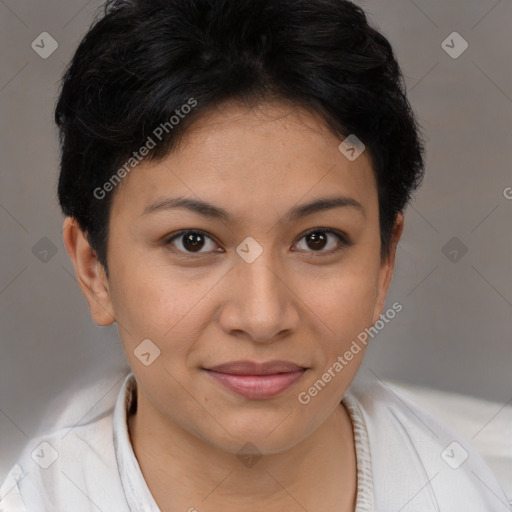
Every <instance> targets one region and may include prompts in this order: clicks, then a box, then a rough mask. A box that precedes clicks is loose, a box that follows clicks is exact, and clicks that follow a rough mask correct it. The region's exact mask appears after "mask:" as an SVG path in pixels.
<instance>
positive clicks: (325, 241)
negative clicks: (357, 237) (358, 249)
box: [297, 228, 352, 256]
mask: <svg viewBox="0 0 512 512" xmlns="http://www.w3.org/2000/svg"><path fill="white" fill-rule="evenodd" d="M333 238H334V241H332V239H333ZM329 239H331V243H330V244H329ZM336 239H337V241H336ZM301 240H305V245H306V247H305V250H308V248H309V249H311V250H312V252H314V253H319V254H318V256H327V255H330V254H333V253H335V252H338V251H340V250H341V249H343V248H345V247H349V246H350V245H352V243H351V242H350V240H349V238H348V237H347V235H345V233H342V232H341V231H337V230H332V229H325V228H314V229H311V230H309V231H308V232H307V233H306V234H305V235H303V236H302V238H301V239H300V240H299V243H298V244H297V247H298V246H299V245H300V241H301ZM329 246H330V247H331V249H330V250H323V249H325V248H326V247H329ZM299 249H300V247H299ZM303 249H304V247H303Z"/></svg>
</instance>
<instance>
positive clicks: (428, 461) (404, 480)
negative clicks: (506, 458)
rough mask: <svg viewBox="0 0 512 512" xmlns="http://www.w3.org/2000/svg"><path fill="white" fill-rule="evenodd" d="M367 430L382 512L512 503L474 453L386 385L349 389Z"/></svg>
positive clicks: (501, 507) (468, 511)
mask: <svg viewBox="0 0 512 512" xmlns="http://www.w3.org/2000/svg"><path fill="white" fill-rule="evenodd" d="M344 403H345V405H346V406H348V407H349V409H352V414H353V415H354V414H355V415H357V416H358V417H359V419H360V421H361V422H362V423H363V424H364V427H365V430H366V432H367V436H368V445H369V446H368V449H369V454H370V459H371V468H372V474H373V475H372V476H373V488H374V495H375V509H376V510H379V512H387V511H396V510H401V511H402V512H407V511H414V512H421V511H427V510H429V511H431V510H449V511H450V512H455V511H459V510H460V511H461V512H462V511H464V512H472V511H474V512H482V511H484V510H485V511H486V512H493V511H497V512H498V511H500V512H503V511H505V510H508V509H509V506H508V503H507V497H506V495H505V493H504V492H503V490H502V489H501V487H500V485H499V484H498V482H497V480H496V478H495V477H494V475H493V474H492V472H491V471H490V469H489V468H488V466H487V464H486V463H485V462H484V461H483V459H482V458H481V456H480V455H479V454H478V453H477V452H476V451H475V450H474V448H473V447H472V446H471V445H470V444H469V443H468V442H467V441H466V440H465V439H463V438H462V437H461V436H459V435H458V434H456V433H455V432H453V431H452V430H451V429H450V428H448V427H447V426H445V425H444V424H442V423H441V422H440V421H439V420H437V419H435V418H434V417H433V416H431V415H430V414H429V413H427V412H426V411H424V410H423V409H421V408H420V407H419V406H418V405H416V404H415V403H414V402H412V401H411V400H410V399H408V398H406V397H405V396H403V395H402V394H400V391H399V390H398V389H397V388H395V387H393V386H392V385H390V384H388V383H386V382H383V381H372V382H370V383H365V384H358V385H355V386H353V387H351V388H350V391H349V392H348V393H347V395H346V396H345V398H344Z"/></svg>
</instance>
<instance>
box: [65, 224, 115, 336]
mask: <svg viewBox="0 0 512 512" xmlns="http://www.w3.org/2000/svg"><path fill="white" fill-rule="evenodd" d="M63 239H64V245H65V246H66V249H67V251H68V254H69V256H70V258H71V261H72V262H73V266H74V267H75V274H76V279H77V281H78V284H79V286H80V288H81V290H82V293H83V294H84V296H85V298H86V299H87V302H88V303H89V309H90V310H91V316H92V319H93V320H94V322H95V323H96V324H98V325H101V326H106V325H111V324H112V323H114V322H115V316H114V313H113V308H112V303H111V300H110V289H109V284H108V279H107V276H106V273H105V269H104V268H103V265H102V264H101V263H100V262H99V260H98V257H97V256H96V252H95V251H94V250H93V249H92V247H91V246H90V244H89V241H88V240H87V237H86V236H85V234H84V233H83V231H82V230H81V229H80V226H79V225H78V223H77V221H76V219H74V218H72V217H66V220H65V221H64V227H63Z"/></svg>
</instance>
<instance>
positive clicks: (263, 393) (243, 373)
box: [203, 361, 308, 400]
mask: <svg viewBox="0 0 512 512" xmlns="http://www.w3.org/2000/svg"><path fill="white" fill-rule="evenodd" d="M203 370H204V371H205V372H206V373H207V375H209V376H210V377H211V378H213V379H214V380H215V381H216V382H218V383H220V384H221V385H222V386H223V387H225V388H227V389H228V390H230V391H231V392H233V393H236V394H237V395H240V396H243V397H245V398H249V399H252V400H262V399H266V398H272V397H274V396H277V395H279V394H281V393H283V392H284V391H285V390H287V389H288V388H290V387H291V386H292V385H293V384H295V383H296V382H297V381H298V380H299V379H300V378H301V377H302V376H303V375H304V373H305V372H306V371H307V370H308V368H306V367H303V366H300V365H297V364H295V363H291V362H289V361H269V362H265V363H256V362H252V361H234V362H231V363H225V364H221V365H218V366H214V367H212V368H203Z"/></svg>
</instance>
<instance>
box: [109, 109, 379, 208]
mask: <svg viewBox="0 0 512 512" xmlns="http://www.w3.org/2000/svg"><path fill="white" fill-rule="evenodd" d="M341 142H342V139H340V138H338V137H336V136H335V135H334V134H333V133H332V132H331V131H330V130H329V129H328V127H327V126H326V124H325V123H324V122H323V120H322V119H321V118H320V117H319V116H318V115H315V114H314V113H312V112H309V111H307V110H305V109H303V108H300V107H296V106H293V105H289V104H285V103H279V102H274V103H264V104H260V105H258V106H256V107H252V108H248V107H245V106H242V105H239V104H235V103H227V104H223V105H219V106H217V107H215V108H214V109H211V110H209V111H208V112H207V113H205V114H204V115H203V116H201V117H200V118H199V119H198V120H197V121H196V122H195V123H194V124H193V125H192V126H190V127H189V129H188V130H187V132H186V133H185V134H184V136H183V138H182V140H181V141H180V144H179V145H178V146H177V147H176V148H175V149H174V150H173V151H172V152H171V153H169V154H168V155H167V157H165V158H164V159H163V160H161V161H159V162H156V163H152V162H142V164H141V165H139V166H138V167H137V168H136V169H134V170H133V171H132V172H131V173H130V175H129V176H127V177H125V178H124V180H123V182H122V184H121V185H122V186H121V187H120V190H118V191H117V193H116V197H115V200H114V205H113V210H114V209H115V210H117V211H119V209H124V207H126V206H127V205H128V204H129V205H130V210H132V211H138V212H139V213H140V214H142V212H143V211H144V210H145V208H147V206H148V204H150V203H153V202H155V201H157V200H159V199H165V198H166V197H168V196H176V195H178V194H179V195H181V196H183V195H186V196H188V197H195V198H196V199H202V200H207V201H209V202H213V203H215V204H222V205H223V206H226V205H227V207H228V209H229V207H230V206H231V209H232V210H233V212H234V213H235V214H236V213H237V211H238V213H241V212H242V211H248V210H251V211H253V212H254V211H262V210H265V211H267V210H269V209H270V210H275V209H276V207H277V206H278V205H280V204H282V203H283V202H286V203H290V205H291V204H292V203H296V202H301V199H303V200H305V199H308V198H312V197H314V196H319V195H322V196H325V195H326V194H331V195H332V194H336V193H338V194H341V195H344V196H348V197H352V198H354V199H355V200H357V201H358V202H361V203H365V202H366V203H368V202H371V201H374V200H375V199H376V197H377V194H376V182H375V177H374V173H373V170H372V166H371V161H370V158H369V156H368V155H367V153H366V152H364V153H363V154H362V155H361V156H359V157H358V158H357V159H356V160H354V161H350V160H349V159H347V158H346V156H344V155H343V154H342V152H340V150H339V145H340V143H341ZM368 207H370V205H368Z"/></svg>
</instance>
